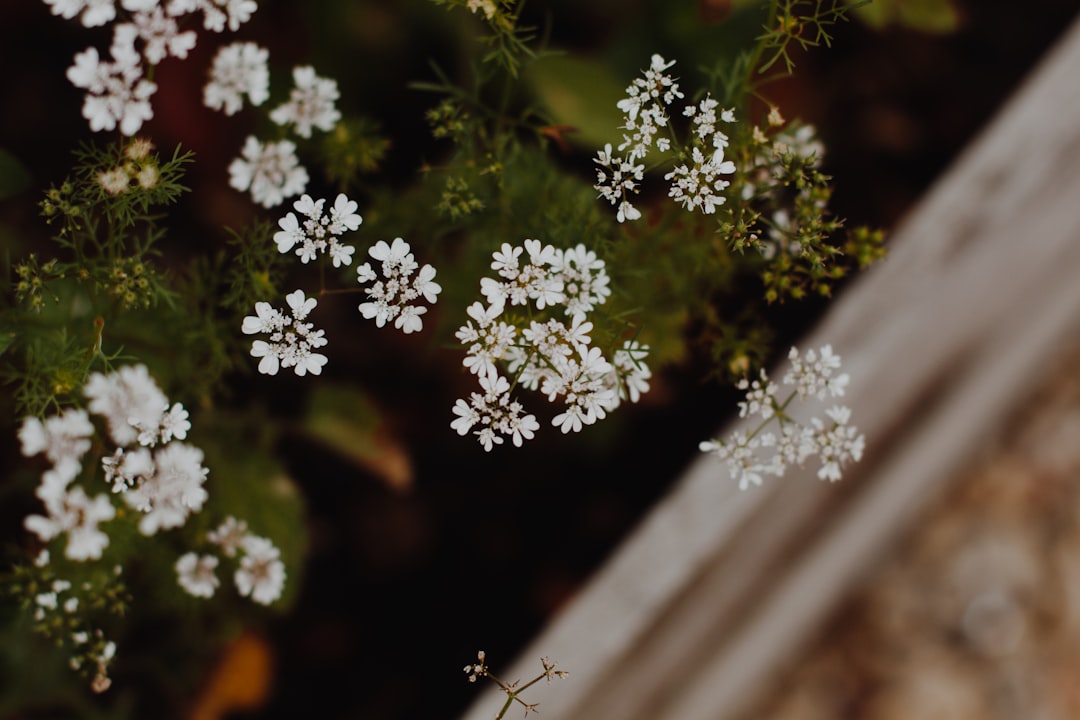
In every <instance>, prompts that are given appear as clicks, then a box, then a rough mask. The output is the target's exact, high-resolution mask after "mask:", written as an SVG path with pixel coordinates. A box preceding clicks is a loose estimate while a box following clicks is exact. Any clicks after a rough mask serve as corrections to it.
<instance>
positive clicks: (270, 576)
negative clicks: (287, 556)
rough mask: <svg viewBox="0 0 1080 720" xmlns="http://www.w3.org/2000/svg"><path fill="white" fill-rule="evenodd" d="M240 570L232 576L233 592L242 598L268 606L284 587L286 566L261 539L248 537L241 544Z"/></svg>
mask: <svg viewBox="0 0 1080 720" xmlns="http://www.w3.org/2000/svg"><path fill="white" fill-rule="evenodd" d="M241 550H242V554H241V556H240V567H239V568H238V569H237V570H236V572H235V573H234V574H233V581H234V582H235V583H236V589H237V591H239V593H240V594H241V595H243V596H244V597H249V596H250V597H251V599H252V600H254V601H255V602H257V603H259V604H261V605H269V604H270V603H272V602H274V601H275V600H277V599H278V598H279V597H281V591H282V590H283V589H284V588H285V564H284V563H283V562H281V559H280V557H281V553H280V552H279V551H278V549H277V547H275V546H274V544H273V543H272V542H270V541H269V540H268V539H266V538H264V537H259V536H257V535H248V536H246V537H245V538H244V542H243V543H242V544H241Z"/></svg>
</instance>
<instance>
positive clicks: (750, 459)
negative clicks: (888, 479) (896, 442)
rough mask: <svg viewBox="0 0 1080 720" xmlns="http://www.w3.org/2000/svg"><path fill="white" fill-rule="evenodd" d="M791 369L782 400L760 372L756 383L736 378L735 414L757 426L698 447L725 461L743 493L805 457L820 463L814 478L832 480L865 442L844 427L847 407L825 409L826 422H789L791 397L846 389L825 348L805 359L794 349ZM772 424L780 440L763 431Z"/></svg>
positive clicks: (835, 362) (833, 358) (859, 454)
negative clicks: (742, 395) (742, 394)
mask: <svg viewBox="0 0 1080 720" xmlns="http://www.w3.org/2000/svg"><path fill="white" fill-rule="evenodd" d="M788 359H789V360H790V361H791V369H790V370H789V371H788V373H787V374H786V375H785V376H784V381H783V382H784V385H787V386H790V387H792V390H791V391H790V395H789V396H788V397H787V398H786V399H785V400H783V401H782V402H781V401H779V400H777V398H776V393H777V392H778V388H777V386H776V385H775V384H774V383H773V382H772V381H770V380H769V379H768V376H767V375H766V373H765V371H764V370H762V371H761V375H760V379H759V380H754V381H753V382H750V381H749V380H746V379H744V380H741V381H740V382H739V384H738V387H739V388H740V389H741V390H746V391H747V393H746V399H745V400H744V401H743V402H740V403H739V416H740V417H750V416H755V415H756V416H758V417H760V418H761V419H762V420H763V423H762V424H761V425H760V426H759V427H758V429H757V430H755V431H754V433H752V434H750V435H747V434H746V433H744V432H743V431H741V430H740V431H736V432H734V433H733V434H732V436H731V438H730V439H729V440H727V441H714V440H709V441H706V442H703V443H701V445H700V449H701V451H702V452H712V453H716V454H717V455H718V456H719V457H720V458H721V459H723V460H725V461H726V462H727V464H728V467H729V469H730V471H731V476H732V477H733V478H738V479H739V487H740V488H742V489H745V488H746V487H747V486H748V485H749V484H751V483H753V484H755V485H760V484H761V480H762V476H763V475H766V474H772V475H783V474H784V471H785V469H786V467H787V466H788V465H790V464H799V465H801V464H803V462H804V461H806V460H807V459H808V458H810V457H812V456H815V455H817V456H818V457H819V458H820V460H821V468H820V469H819V470H818V473H817V475H818V477H819V478H821V479H822V480H830V481H836V480H839V479H840V477H841V469H842V468H843V466H844V465H845V464H846V463H847V462H849V461H855V462H857V461H858V460H860V459H861V458H862V453H863V448H864V445H865V443H866V440H865V438H864V436H862V435H861V434H859V432H858V430H857V429H856V428H855V427H854V426H852V425H849V424H848V421H849V420H850V419H851V409H850V408H847V407H843V406H840V405H834V406H832V407H830V408H829V409H827V410H826V411H825V416H826V418H828V420H829V421H831V422H827V421H823V420H822V419H820V418H818V417H811V418H810V419H809V421H808V422H807V423H806V424H802V423H799V422H797V421H795V420H794V419H793V417H792V415H791V410H790V408H789V405H790V404H791V403H792V402H793V401H794V400H796V399H800V400H805V399H807V398H810V397H814V398H817V399H819V400H824V399H825V397H826V395H831V396H833V397H835V396H837V395H841V394H843V391H844V387H845V386H846V385H847V382H848V376H847V374H846V373H845V374H839V375H834V371H835V370H837V369H839V367H840V358H839V357H838V356H837V355H834V354H833V352H832V348H831V347H830V346H829V345H825V346H823V347H822V348H820V349H819V350H818V351H816V352H815V351H814V350H809V351H807V352H806V353H805V355H803V354H801V353H800V352H799V350H798V349H797V348H792V349H791V352H790V353H789V354H788ZM774 419H775V420H777V422H778V423H779V425H780V436H779V437H777V436H775V435H774V434H772V433H763V432H762V430H763V429H764V427H765V423H768V422H770V421H771V420H774ZM762 449H769V450H771V451H772V454H771V457H768V458H765V457H763V456H762V455H761V454H760V453H759V451H760V450H762Z"/></svg>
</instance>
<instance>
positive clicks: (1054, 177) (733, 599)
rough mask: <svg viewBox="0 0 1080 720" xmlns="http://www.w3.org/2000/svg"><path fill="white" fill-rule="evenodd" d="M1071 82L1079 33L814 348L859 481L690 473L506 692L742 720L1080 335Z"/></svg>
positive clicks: (583, 714) (561, 708)
mask: <svg viewBox="0 0 1080 720" xmlns="http://www.w3.org/2000/svg"><path fill="white" fill-rule="evenodd" d="M1077 77H1080V21H1078V22H1077V23H1074V25H1073V26H1072V27H1071V28H1070V29H1069V30H1068V32H1067V33H1066V34H1065V36H1064V37H1063V38H1062V40H1060V41H1059V42H1058V44H1057V45H1056V46H1055V47H1054V49H1053V50H1052V51H1051V52H1050V53H1049V54H1048V55H1047V57H1046V58H1045V59H1044V60H1043V62H1042V63H1041V64H1040V66H1039V67H1038V68H1037V69H1036V71H1035V72H1033V73H1032V75H1031V76H1030V77H1029V79H1028V80H1027V82H1026V83H1025V85H1024V86H1023V87H1022V88H1021V89H1020V90H1019V91H1018V92H1017V93H1016V94H1015V95H1014V97H1013V98H1012V99H1011V100H1010V101H1009V103H1008V104H1007V105H1006V107H1005V108H1004V110H1003V111H1002V112H1001V113H1000V114H999V115H998V116H997V117H996V118H995V119H994V120H993V122H991V123H990V124H989V125H988V126H987V128H986V129H985V130H984V131H983V133H982V134H981V135H980V137H979V138H978V139H977V140H976V141H975V142H974V143H972V145H971V146H970V147H969V148H968V149H967V150H966V151H965V152H964V153H963V154H962V156H961V157H960V158H959V159H958V160H957V162H956V163H954V165H953V166H952V168H951V169H950V170H949V171H948V172H947V173H946V174H945V175H944V176H943V177H942V178H941V179H940V180H939V181H938V182H937V183H935V185H934V186H933V187H932V188H931V190H930V191H929V192H928V194H927V196H926V197H925V198H924V199H923V201H922V202H921V203H920V204H919V206H918V207H917V208H916V209H915V210H914V211H913V212H912V213H911V215H910V216H909V218H908V219H907V220H906V221H905V223H904V224H903V225H902V227H900V228H899V229H898V230H897V232H896V233H895V235H894V236H893V238H892V239H891V241H890V243H891V245H890V247H891V254H890V256H889V258H888V259H887V260H886V261H884V262H883V263H881V264H879V266H877V267H876V268H873V269H871V270H870V271H869V272H867V273H865V274H864V275H863V277H862V278H860V279H859V280H858V281H857V282H856V283H854V284H853V285H852V286H851V287H850V288H849V289H848V290H847V291H846V292H845V293H844V294H843V295H842V296H841V297H839V298H838V299H837V300H836V302H834V304H833V306H832V307H831V308H830V311H829V313H828V315H827V316H826V317H825V318H824V319H823V321H822V322H821V323H820V324H819V325H818V326H817V327H816V328H815V329H814V330H813V331H812V332H811V333H810V334H809V335H808V336H807V337H806V338H805V339H804V340H803V341H802V342H801V343H800V346H801V347H803V348H809V347H817V346H820V345H822V344H825V343H830V344H832V346H833V348H834V350H836V351H837V352H838V353H839V354H840V355H841V356H842V357H843V359H844V369H845V371H846V372H848V373H849V374H850V375H851V384H850V386H849V388H848V393H847V396H846V397H845V398H844V400H845V403H844V404H846V405H848V406H850V407H851V408H852V411H853V415H852V422H854V423H855V424H857V425H858V426H859V428H860V430H862V431H863V432H864V433H865V435H866V444H867V453H866V456H865V457H864V460H863V462H862V463H859V464H858V465H855V466H852V467H849V468H848V469H847V470H846V473H845V478H844V480H843V481H841V482H840V483H838V484H832V485H830V484H827V483H822V482H821V481H819V480H817V478H816V476H815V473H816V468H814V467H807V468H805V469H803V470H801V471H799V472H796V473H794V474H791V473H789V475H788V476H786V477H784V478H781V479H772V480H770V481H767V483H766V485H765V487H762V488H758V489H753V490H750V491H747V492H739V491H738V490H737V489H735V487H734V484H733V482H732V481H731V480H729V479H728V478H727V474H726V471H725V470H724V468H723V467H722V466H721V465H719V464H718V463H716V462H715V461H714V460H713V459H712V458H710V457H706V456H702V457H701V458H699V459H698V460H697V461H695V462H693V463H692V464H691V465H690V466H689V467H688V468H687V470H686V473H685V475H684V477H683V478H682V479H681V480H680V481H679V482H678V483H677V485H676V486H675V488H674V489H673V490H672V492H671V493H670V494H669V495H668V496H667V497H665V498H664V499H663V500H662V501H661V502H660V503H658V504H657V506H656V507H655V508H654V509H653V510H652V511H651V513H650V514H649V516H647V517H646V518H645V520H644V521H643V522H642V523H641V524H640V526H639V527H638V528H637V529H636V530H635V531H634V532H633V533H632V534H631V536H630V537H628V538H627V539H626V540H625V541H624V543H623V544H622V545H621V546H620V548H619V549H618V551H617V552H616V553H615V554H614V555H613V556H612V557H611V558H610V559H609V561H608V562H607V563H606V564H605V565H604V566H603V567H602V568H601V569H600V570H599V571H598V572H597V573H596V575H595V576H594V577H593V579H592V580H591V581H590V582H589V583H588V584H587V586H586V587H585V588H584V589H583V590H582V591H581V592H580V593H579V595H578V596H577V597H576V598H575V599H574V600H573V601H572V602H571V603H569V604H568V606H567V607H566V608H565V609H564V610H563V611H562V612H560V613H559V615H558V616H557V617H556V618H554V620H553V621H552V622H551V623H550V624H549V625H548V627H547V628H545V629H544V631H543V632H541V633H540V634H539V636H538V637H537V638H536V639H535V640H534V641H533V642H532V643H530V645H529V647H528V648H527V649H526V650H525V651H524V652H523V653H522V654H521V656H520V658H519V659H518V660H516V661H515V662H514V663H513V665H512V666H511V667H510V668H509V669H507V670H505V671H504V672H503V673H500V674H501V675H503V676H505V677H510V678H515V677H521V678H526V677H530V676H532V675H535V674H536V673H537V672H538V671H539V670H540V663H539V658H540V657H541V656H549V657H551V658H553V659H555V660H557V661H558V663H559V667H560V668H563V669H566V670H569V671H570V672H571V675H570V677H569V678H568V679H565V680H560V681H556V682H555V683H553V684H551V685H550V686H545V685H544V684H543V683H541V684H539V685H538V686H536V687H534V688H531V689H530V691H529V695H528V697H527V699H528V700H529V701H530V702H537V701H538V702H540V710H541V715H542V717H543V718H545V719H546V720H571V719H580V720H584V719H585V718H587V719H588V720H608V719H611V720H615V719H616V718H617V719H618V720H657V719H663V718H678V719H679V720H722V719H723V718H726V717H732V716H733V715H734V714H735V713H737V712H738V710H739V709H740V708H743V707H745V706H746V705H747V703H749V702H750V701H752V700H753V698H754V693H755V692H756V691H757V690H758V689H760V687H761V686H762V684H763V681H764V680H765V679H766V678H768V677H769V676H770V675H771V674H772V673H775V672H776V670H777V668H779V667H780V666H781V665H782V664H783V663H784V662H785V660H786V659H787V658H788V657H790V654H791V653H792V651H793V650H795V649H796V648H797V647H798V646H799V645H800V643H801V642H803V641H805V640H806V639H807V638H808V636H809V635H810V633H812V632H813V630H814V629H815V627H817V625H818V624H819V623H820V622H821V620H822V619H823V618H824V617H825V615H826V614H827V613H828V612H829V610H830V609H831V608H833V607H835V605H836V603H837V602H838V601H839V600H840V599H842V598H843V596H844V595H845V593H847V592H848V591H849V590H850V589H851V587H852V585H853V584H854V583H855V582H857V581H858V580H859V578H860V577H861V576H862V575H863V574H865V572H866V571H867V570H868V569H869V568H870V567H872V566H873V564H874V563H875V561H876V560H877V559H879V558H880V557H882V555H883V554H884V553H886V552H887V551H888V549H889V547H890V544H891V543H892V542H894V541H895V539H896V538H897V536H898V535H899V534H900V533H902V532H903V531H904V530H905V529H906V528H908V527H910V526H911V525H912V523H914V522H916V521H917V519H918V517H919V513H920V511H921V510H922V509H923V508H924V506H925V505H926V503H928V502H929V501H930V500H932V499H933V497H935V495H936V494H937V493H939V492H940V491H941V490H942V489H943V488H944V487H945V486H947V484H948V483H949V481H950V480H951V479H952V478H953V477H954V476H955V475H956V473H957V471H958V470H959V469H961V468H962V467H963V466H964V465H965V463H967V462H969V461H970V459H971V458H972V457H973V456H974V455H975V454H976V453H977V452H978V450H979V449H980V447H981V446H982V445H983V444H984V443H986V442H987V441H988V439H990V438H992V437H993V436H994V435H995V434H996V433H998V432H1000V431H1001V423H1002V421H1003V419H1004V418H1005V417H1006V416H1007V415H1008V413H1009V411H1010V410H1011V409H1013V408H1015V407H1017V406H1018V405H1020V404H1021V403H1022V402H1023V401H1024V399H1025V398H1026V397H1027V396H1028V394H1029V393H1030V391H1031V390H1032V388H1033V387H1034V383H1035V382H1036V380H1037V378H1038V377H1039V375H1040V372H1041V371H1042V370H1043V369H1044V368H1045V367H1046V366H1047V364H1048V359H1052V358H1054V357H1057V356H1058V355H1059V354H1061V353H1062V352H1064V351H1065V350H1066V349H1067V347H1068V346H1069V344H1070V343H1071V342H1072V341H1075V340H1076V339H1078V338H1080V82H1077V80H1076V78H1077ZM781 371H782V370H781ZM735 427H738V425H737V424H733V425H732V426H730V427H728V428H726V429H725V430H724V431H723V432H722V433H721V434H727V433H728V432H730V430H732V429H734V428H735ZM500 706H501V700H500V698H499V697H498V693H497V691H496V690H494V689H492V690H490V691H488V692H485V693H482V694H481V696H480V697H479V698H478V700H477V701H476V702H475V703H474V704H473V706H472V707H470V709H469V710H468V711H467V712H466V713H465V714H464V716H463V720H490V718H491V717H494V715H495V712H496V711H497V710H498V708H499V707H500Z"/></svg>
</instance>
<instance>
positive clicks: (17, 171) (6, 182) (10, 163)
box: [0, 148, 30, 200]
mask: <svg viewBox="0 0 1080 720" xmlns="http://www.w3.org/2000/svg"><path fill="white" fill-rule="evenodd" d="M29 186H30V173H29V171H27V169H26V166H25V165H23V164H22V163H21V162H20V161H19V159H18V158H17V157H15V156H14V155H12V154H11V153H9V152H8V151H7V150H5V149H4V148H0V200H7V199H8V198H10V197H14V196H16V195H18V194H19V193H21V192H22V191H23V190H25V189H26V188H27V187H29Z"/></svg>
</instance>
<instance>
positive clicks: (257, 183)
mask: <svg viewBox="0 0 1080 720" xmlns="http://www.w3.org/2000/svg"><path fill="white" fill-rule="evenodd" d="M307 183H308V174H307V170H305V169H304V168H303V166H301V165H300V161H299V160H298V159H297V157H296V145H294V144H293V143H291V142H289V141H288V140H282V141H280V142H270V143H266V144H265V145H263V144H262V143H261V142H259V141H258V140H257V139H256V138H254V137H252V136H248V138H247V140H246V141H245V142H244V149H243V151H242V152H241V157H239V158H236V159H235V160H233V161H232V163H231V164H230V165H229V185H231V186H232V187H233V188H235V189H237V190H239V191H240V192H246V191H248V190H250V191H251V199H252V200H254V201H255V202H257V203H259V204H260V205H262V206H263V207H267V208H269V207H274V206H276V205H280V204H281V203H282V202H284V201H285V198H287V197H292V196H293V195H298V194H300V193H302V192H304V188H306V187H307Z"/></svg>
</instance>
